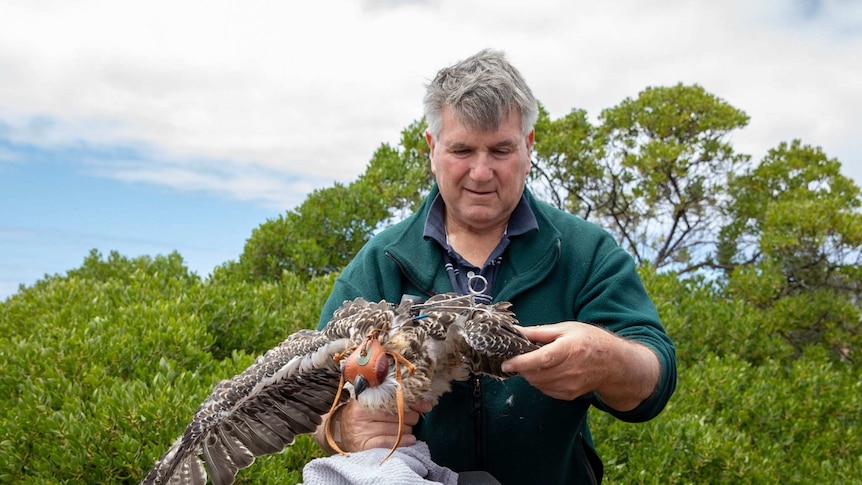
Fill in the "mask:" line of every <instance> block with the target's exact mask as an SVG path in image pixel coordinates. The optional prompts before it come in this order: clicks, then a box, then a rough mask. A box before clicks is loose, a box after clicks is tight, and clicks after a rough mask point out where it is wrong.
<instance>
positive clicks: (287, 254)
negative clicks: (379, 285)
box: [237, 122, 430, 281]
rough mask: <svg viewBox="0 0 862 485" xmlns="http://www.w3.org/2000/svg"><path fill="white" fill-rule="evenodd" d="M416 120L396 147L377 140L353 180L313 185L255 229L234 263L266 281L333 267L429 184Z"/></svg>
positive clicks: (414, 201)
mask: <svg viewBox="0 0 862 485" xmlns="http://www.w3.org/2000/svg"><path fill="white" fill-rule="evenodd" d="M422 126H423V123H422V122H414V123H413V124H412V125H410V126H409V127H407V128H406V129H405V130H404V131H402V134H401V143H400V146H399V147H397V148H396V147H391V146H389V145H387V144H383V145H381V146H380V148H378V149H377V151H376V152H375V153H374V157H373V158H372V159H371V161H370V162H369V165H368V167H367V168H366V171H365V173H363V174H362V175H361V176H360V177H359V178H358V179H357V180H356V181H354V182H351V183H350V184H348V185H343V184H340V183H335V184H333V186H332V187H327V188H323V189H318V190H315V191H314V192H312V193H311V195H309V196H308V198H307V199H306V200H305V201H304V202H303V203H302V204H301V205H300V206H299V207H298V208H296V209H295V210H291V211H288V212H287V213H286V214H284V215H280V216H279V217H278V218H276V219H271V220H268V221H266V222H265V223H263V224H262V225H261V226H260V227H258V228H257V229H255V230H254V231H253V232H252V235H251V238H249V240H248V241H247V242H246V245H245V248H244V250H243V254H242V255H241V256H240V261H239V265H238V266H237V268H238V269H239V270H240V271H242V272H243V273H245V274H246V276H247V277H248V278H250V279H253V280H269V281H277V280H280V279H281V277H282V273H283V272H285V271H286V272H289V273H295V274H297V275H300V276H301V277H303V278H312V277H315V276H321V275H325V274H327V273H331V272H335V271H339V270H340V269H341V268H342V267H344V266H345V265H346V264H347V263H348V262H349V261H350V260H351V259H352V258H353V256H354V255H356V253H357V252H358V251H359V249H360V248H361V247H362V246H363V245H364V244H365V242H367V241H368V239H369V238H370V237H371V235H372V234H373V233H374V232H375V231H377V230H379V229H380V227H381V226H384V225H386V224H387V223H391V221H392V220H393V218H398V217H399V215H400V214H403V213H404V212H405V211H407V210H409V209H412V208H414V207H415V205H416V204H417V203H418V200H421V196H422V194H423V190H424V191H427V190H428V188H429V187H430V172H429V170H428V164H427V153H428V149H427V145H426V143H425V138H424V135H423V133H424V130H423V129H422Z"/></svg>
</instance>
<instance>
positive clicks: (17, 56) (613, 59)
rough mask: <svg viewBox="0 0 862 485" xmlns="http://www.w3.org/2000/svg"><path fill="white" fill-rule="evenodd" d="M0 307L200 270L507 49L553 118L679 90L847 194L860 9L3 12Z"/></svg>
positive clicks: (583, 5) (326, 6) (187, 7)
mask: <svg viewBox="0 0 862 485" xmlns="http://www.w3.org/2000/svg"><path fill="white" fill-rule="evenodd" d="M0 12H2V13H0V299H4V298H6V297H8V296H9V295H11V294H13V293H15V292H16V291H17V289H18V287H19V285H21V284H24V285H30V284H33V282H35V281H36V280H37V279H39V278H41V277H43V276H44V275H46V274H49V275H50V274H63V273H65V272H66V271H68V270H70V269H74V268H76V267H78V266H80V264H81V263H82V261H83V259H84V258H85V257H86V255H87V254H88V253H89V251H90V250H91V249H98V250H100V251H102V252H103V253H105V254H106V253H108V252H109V251H112V250H117V251H119V252H120V253H121V254H123V255H126V256H138V255H156V254H167V253H169V252H172V251H177V252H179V253H180V254H181V255H182V256H183V258H184V259H185V261H186V263H187V264H188V266H189V267H190V269H191V270H192V271H195V272H197V273H198V274H201V275H202V276H206V275H207V274H209V272H210V271H211V270H212V269H213V268H214V267H215V266H217V265H219V264H221V263H223V262H225V261H228V260H235V259H237V258H238V257H239V255H240V253H241V252H242V248H243V245H244V243H245V241H246V239H247V238H248V237H249V236H250V235H251V232H252V230H253V229H254V228H255V227H257V226H259V225H260V224H261V223H263V222H265V221H266V220H267V219H270V218H274V217H277V216H278V215H279V214H280V213H283V212H284V211H285V210H289V209H291V208H293V207H294V206H296V205H297V204H299V203H300V202H301V201H302V200H303V199H304V197H305V195H306V194H308V193H309V192H310V191H311V190H313V189H315V188H318V187H324V186H327V185H330V184H331V183H332V182H334V181H341V182H347V181H350V180H352V179H354V178H355V177H356V176H357V175H359V174H360V173H361V172H362V171H363V169H364V167H365V164H366V163H367V161H368V160H369V159H370V157H371V155H372V153H373V151H374V149H375V148H376V147H377V146H379V145H380V144H381V143H384V142H387V143H395V142H397V140H398V137H399V134H400V130H401V129H402V128H404V127H405V126H407V125H408V124H410V123H411V122H412V121H413V120H415V119H418V118H419V117H420V116H421V110H422V108H421V97H422V90H423V85H424V83H425V82H427V80H428V79H429V78H431V77H432V76H433V75H434V73H435V72H436V70H437V69H438V68H440V67H442V66H444V65H448V64H450V63H452V62H454V61H456V60H458V59H461V58H464V57H466V56H468V55H470V54H472V53H474V52H476V51H477V50H479V49H481V48H484V47H494V48H498V49H502V50H504V51H506V53H507V54H508V55H509V57H510V59H511V60H512V61H513V62H514V63H515V64H516V65H517V66H518V67H519V68H520V69H521V71H522V72H523V74H524V76H525V77H526V78H527V80H528V82H529V83H530V84H531V86H532V88H533V90H534V92H535V94H536V96H537V97H538V98H539V99H540V101H541V102H542V103H543V104H544V105H545V106H546V107H547V108H548V110H549V111H550V113H551V115H552V116H562V115H564V114H565V113H567V112H568V111H570V110H571V109H575V108H582V109H585V110H587V112H588V113H589V114H590V115H591V116H593V117H595V116H597V115H598V113H599V112H600V111H601V110H602V109H604V108H608V107H611V106H614V105H616V104H618V103H619V102H620V101H622V100H623V99H624V98H626V97H635V96H637V93H638V92H640V91H641V90H643V89H644V88H646V87H648V86H660V85H672V84H676V83H678V82H684V83H697V84H700V85H702V86H703V87H704V88H705V89H707V91H709V92H711V93H713V94H715V95H717V96H719V97H721V98H723V99H725V100H726V101H728V102H729V103H731V104H732V105H734V106H735V107H737V108H739V109H742V110H743V111H745V112H746V113H748V114H749V116H750V117H751V123H750V124H749V126H748V127H746V128H745V129H743V130H741V131H739V132H737V133H735V134H734V135H733V139H732V141H733V143H734V146H735V147H736V148H737V149H738V150H739V151H742V152H744V153H749V154H750V155H752V157H753V159H755V160H759V159H760V158H761V157H762V156H763V155H764V154H765V152H766V150H768V149H769V148H772V147H775V146H777V145H778V144H779V143H780V142H782V141H789V140H792V139H794V138H799V139H802V141H803V142H805V143H808V144H812V145H817V146H821V147H822V148H823V149H824V151H825V152H826V153H827V154H828V155H829V156H830V157H836V158H838V159H839V160H840V161H841V162H842V163H843V165H844V172H845V173H846V174H847V175H849V176H851V177H853V178H854V179H855V180H856V181H857V183H860V182H862V156H860V155H862V145H860V141H859V140H860V137H859V136H858V133H859V126H862V123H860V122H862V90H860V89H859V86H862V62H860V61H859V53H860V52H862V2H860V1H856V0H831V1H830V0H822V1H816V0H808V1H803V0H799V1H793V0H783V1H778V0H764V1H760V2H750V1H747V0H728V1H723V2H709V3H707V2H694V1H687V0H609V1H605V2H595V1H589V2H587V1H570V0H558V1H544V0H538V1H535V2H530V3H529V6H526V4H525V2H522V1H515V0H495V1H491V0H487V1H479V0H365V1H354V0H331V1H328V2H300V3H297V2H277V1H267V0H257V1H252V2H243V3H240V2H228V1H226V0H224V1H207V2H203V1H184V2H173V1H166V0H152V1H149V2H131V1H121V0H118V1H115V2H100V1H95V0H79V1H76V2H63V1H58V0H57V1H55V0H38V1H26V0H20V1H9V0H0Z"/></svg>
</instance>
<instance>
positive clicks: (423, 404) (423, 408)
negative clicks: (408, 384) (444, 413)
mask: <svg viewBox="0 0 862 485" xmlns="http://www.w3.org/2000/svg"><path fill="white" fill-rule="evenodd" d="M432 407H433V406H432V405H431V403H430V402H428V401H425V400H424V399H420V400H418V401H416V402H415V403H413V405H412V406H410V409H412V410H413V411H416V412H417V413H419V414H422V413H427V412H429V411H431V408H432Z"/></svg>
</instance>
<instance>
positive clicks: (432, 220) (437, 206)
mask: <svg viewBox="0 0 862 485" xmlns="http://www.w3.org/2000/svg"><path fill="white" fill-rule="evenodd" d="M534 229H536V230H537V229H539V223H538V222H537V221H536V215H535V214H533V209H531V208H530V204H528V203H527V198H526V197H525V196H524V194H521V200H519V201H518V205H517V206H515V210H514V211H512V215H511V216H509V226H508V227H507V228H506V233H505V234H504V235H503V237H505V238H509V239H511V238H512V237H514V236H520V235H521V234H526V233H527V232H530V231H532V230H534ZM422 236H423V237H425V238H431V239H434V240H435V241H437V242H438V243H440V246H442V247H443V248H444V249H448V244H446V203H445V202H443V197H442V196H441V195H440V194H439V193H438V194H437V197H435V198H434V202H432V203H431V209H430V210H429V211H428V217H427V218H426V219H425V231H424V232H423V233H422Z"/></svg>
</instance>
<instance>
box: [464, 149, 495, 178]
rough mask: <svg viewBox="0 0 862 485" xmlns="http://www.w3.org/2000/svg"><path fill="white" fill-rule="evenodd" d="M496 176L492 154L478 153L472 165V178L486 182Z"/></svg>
mask: <svg viewBox="0 0 862 485" xmlns="http://www.w3.org/2000/svg"><path fill="white" fill-rule="evenodd" d="M493 177H494V167H493V165H492V160H491V156H490V155H489V154H488V153H482V152H480V153H478V154H477V155H476V158H475V160H474V161H473V163H472V164H471V166H470V178H472V179H473V180H476V181H478V182H485V181H488V180H491V179H492V178H493Z"/></svg>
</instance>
